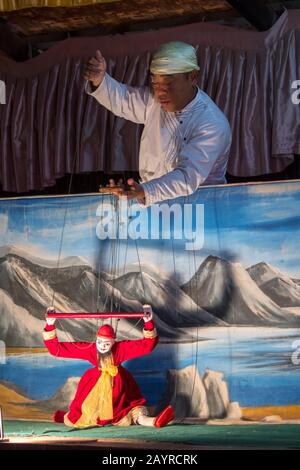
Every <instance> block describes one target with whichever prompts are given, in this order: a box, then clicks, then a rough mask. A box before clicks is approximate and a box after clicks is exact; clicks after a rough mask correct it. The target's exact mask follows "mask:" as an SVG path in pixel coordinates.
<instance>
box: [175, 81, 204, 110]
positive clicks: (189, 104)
mask: <svg viewBox="0 0 300 470" xmlns="http://www.w3.org/2000/svg"><path fill="white" fill-rule="evenodd" d="M199 96H200V89H199V87H197V93H196V96H195V98H193V99H192V101H190V102H189V103H188V104H187V105H186V106H185V107H184V108H182V109H181V110H180V111H175V113H174V114H175V116H182V115H183V114H186V113H189V112H190V111H191V110H192V109H193V108H194V106H195V105H196V104H197V103H198V100H199Z"/></svg>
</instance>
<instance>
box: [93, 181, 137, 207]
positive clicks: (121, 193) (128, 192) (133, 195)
mask: <svg viewBox="0 0 300 470" xmlns="http://www.w3.org/2000/svg"><path fill="white" fill-rule="evenodd" d="M113 183H114V180H109V185H108V187H107V188H100V189H99V192H101V193H105V191H106V190H107V191H109V193H110V194H114V195H115V196H118V197H120V198H124V199H129V200H130V199H137V200H138V202H140V203H142V204H144V203H145V192H144V190H143V187H142V185H141V184H138V183H137V182H136V181H134V180H133V179H132V178H130V179H129V180H127V184H128V186H129V188H128V187H127V188H125V186H124V185H123V184H119V185H118V186H114V185H113Z"/></svg>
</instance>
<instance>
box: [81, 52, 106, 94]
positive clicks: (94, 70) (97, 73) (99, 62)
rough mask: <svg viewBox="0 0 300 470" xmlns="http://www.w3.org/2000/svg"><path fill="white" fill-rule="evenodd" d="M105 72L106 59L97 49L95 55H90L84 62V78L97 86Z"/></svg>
mask: <svg viewBox="0 0 300 470" xmlns="http://www.w3.org/2000/svg"><path fill="white" fill-rule="evenodd" d="M105 72H106V61H105V59H104V57H103V56H102V54H101V52H100V51H99V49H98V50H97V51H96V55H95V57H92V58H91V59H90V60H89V61H88V62H87V64H86V66H85V69H84V75H83V76H84V78H85V80H89V81H90V82H91V83H92V85H93V86H94V87H96V88H97V87H98V86H99V85H100V83H102V80H103V78H104V75H105Z"/></svg>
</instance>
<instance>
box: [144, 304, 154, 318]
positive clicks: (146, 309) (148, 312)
mask: <svg viewBox="0 0 300 470" xmlns="http://www.w3.org/2000/svg"><path fill="white" fill-rule="evenodd" d="M143 310H144V313H145V316H144V317H143V320H144V322H145V323H146V322H148V321H151V320H152V318H153V311H152V307H151V305H148V304H145V305H143Z"/></svg>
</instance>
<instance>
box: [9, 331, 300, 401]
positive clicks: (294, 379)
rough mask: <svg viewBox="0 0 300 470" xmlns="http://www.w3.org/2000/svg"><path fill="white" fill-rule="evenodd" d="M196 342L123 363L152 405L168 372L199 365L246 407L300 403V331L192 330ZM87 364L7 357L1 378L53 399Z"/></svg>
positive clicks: (162, 346) (43, 357) (165, 347)
mask: <svg viewBox="0 0 300 470" xmlns="http://www.w3.org/2000/svg"><path fill="white" fill-rule="evenodd" d="M193 333H194V335H196V336H197V337H198V341H195V342H193V343H188V344H187V343H170V344H162V343H160V344H159V345H158V346H157V348H156V349H155V350H154V351H153V352H152V353H151V354H150V355H148V356H143V357H141V358H138V359H134V360H132V361H128V362H127V363H126V364H124V365H125V366H126V367H127V368H128V369H129V370H130V371H132V372H133V374H134V377H135V378H136V380H137V382H138V383H139V385H140V387H141V389H142V392H143V394H144V395H145V397H146V399H147V401H148V403H149V404H150V405H151V404H156V403H158V402H159V401H160V400H161V398H162V396H163V393H164V390H165V386H166V371H167V370H168V369H174V368H176V369H180V368H183V367H186V366H188V365H191V364H196V365H197V367H198V370H199V373H200V374H201V375H203V373H204V372H205V369H206V368H209V369H212V370H217V371H221V372H223V373H224V380H225V381H226V382H227V383H228V387H229V395H230V400H231V401H238V402H240V405H241V406H242V407H247V406H262V405H288V404H299V403H300V329H299V328H297V329H295V328H293V329H279V328H249V327H245V328H241V327H226V328H223V327H218V328H212V327H211V328H198V329H195V330H194V331H193ZM89 366H90V365H89V363H86V362H83V361H78V360H69V359H59V358H55V357H52V356H50V355H49V354H47V353H43V354H28V355H27V354H23V355H15V356H9V357H8V358H7V361H6V364H2V365H1V366H0V380H5V381H9V382H11V383H13V384H15V385H16V386H17V387H19V388H20V389H21V391H22V392H23V393H24V394H26V396H28V397H30V398H32V399H37V400H42V399H49V398H50V397H51V396H53V395H54V394H55V392H56V391H57V389H58V388H59V387H60V386H61V385H63V384H64V383H65V381H66V380H67V378H68V377H72V376H76V377H77V376H81V375H82V374H83V373H84V371H85V370H86V369H88V368H89Z"/></svg>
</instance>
